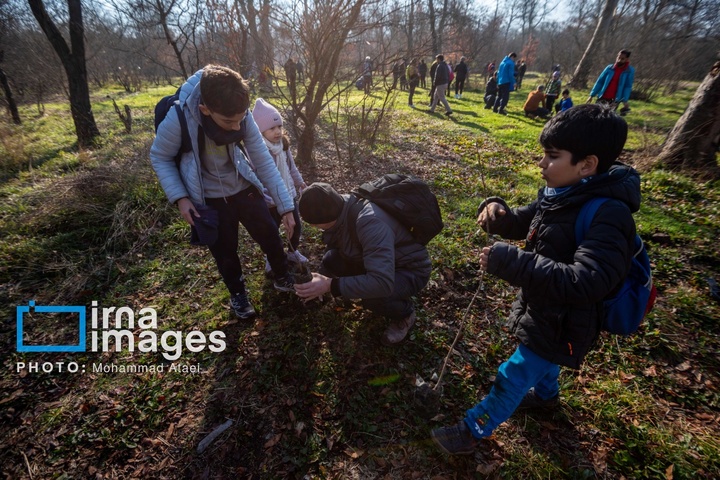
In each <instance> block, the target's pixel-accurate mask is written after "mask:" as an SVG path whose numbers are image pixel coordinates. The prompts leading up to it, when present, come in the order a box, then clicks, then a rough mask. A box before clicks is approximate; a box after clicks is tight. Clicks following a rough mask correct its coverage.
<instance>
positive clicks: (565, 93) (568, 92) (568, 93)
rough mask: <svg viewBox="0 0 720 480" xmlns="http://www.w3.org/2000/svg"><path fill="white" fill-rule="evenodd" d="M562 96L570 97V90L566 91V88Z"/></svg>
mask: <svg viewBox="0 0 720 480" xmlns="http://www.w3.org/2000/svg"><path fill="white" fill-rule="evenodd" d="M562 94H563V95H570V90H568V89H567V88H566V89H565V90H563V91H562Z"/></svg>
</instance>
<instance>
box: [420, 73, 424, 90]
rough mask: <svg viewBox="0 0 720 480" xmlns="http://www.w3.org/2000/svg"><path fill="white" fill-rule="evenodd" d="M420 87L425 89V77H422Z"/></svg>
mask: <svg viewBox="0 0 720 480" xmlns="http://www.w3.org/2000/svg"><path fill="white" fill-rule="evenodd" d="M420 86H421V87H422V88H425V75H420Z"/></svg>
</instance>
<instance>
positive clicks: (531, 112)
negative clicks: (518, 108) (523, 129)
mask: <svg viewBox="0 0 720 480" xmlns="http://www.w3.org/2000/svg"><path fill="white" fill-rule="evenodd" d="M525 113H526V114H527V115H535V116H536V117H542V118H545V117H547V116H548V115H549V114H550V110H548V109H547V108H544V107H538V108H537V110H525Z"/></svg>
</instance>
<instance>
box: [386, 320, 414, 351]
mask: <svg viewBox="0 0 720 480" xmlns="http://www.w3.org/2000/svg"><path fill="white" fill-rule="evenodd" d="M413 325H415V312H413V313H411V314H410V315H409V316H408V317H405V318H403V319H402V320H397V321H395V322H393V323H391V324H390V326H389V327H388V328H387V330H385V333H383V336H382V339H381V340H380V342H381V343H382V344H383V345H385V346H386V347H392V346H393V345H397V344H398V343H400V342H402V341H403V340H405V337H407V334H408V333H409V332H410V330H411V329H412V327H413Z"/></svg>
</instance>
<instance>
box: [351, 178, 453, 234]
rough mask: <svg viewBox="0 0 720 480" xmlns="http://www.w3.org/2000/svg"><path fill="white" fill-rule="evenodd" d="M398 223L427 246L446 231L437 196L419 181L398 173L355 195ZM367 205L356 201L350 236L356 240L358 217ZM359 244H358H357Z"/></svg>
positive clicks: (378, 180)
mask: <svg viewBox="0 0 720 480" xmlns="http://www.w3.org/2000/svg"><path fill="white" fill-rule="evenodd" d="M352 194H353V195H354V196H355V197H357V198H358V199H366V200H368V201H370V202H372V203H374V204H375V205H377V206H379V207H380V208H382V209H383V210H384V211H385V212H387V213H388V214H390V215H391V216H393V217H394V218H395V219H397V220H398V221H399V222H400V223H401V224H402V225H403V226H404V227H405V228H407V229H408V230H409V231H410V233H412V235H413V237H414V238H415V240H416V241H417V242H418V243H421V244H423V245H427V244H428V242H429V241H430V240H432V239H433V238H434V237H435V236H436V235H437V234H438V233H440V231H442V229H443V221H442V215H441V213H440V206H439V205H438V201H437V198H436V197H435V194H434V193H432V191H430V187H429V186H428V185H427V183H425V182H423V181H422V180H420V179H417V178H413V177H410V176H407V175H402V174H398V173H394V174H389V175H383V176H382V177H380V178H378V179H376V180H373V181H371V182H367V183H363V184H362V185H360V186H359V187H358V188H356V189H355V190H353V191H352ZM364 204H365V202H363V201H357V202H356V203H355V204H354V205H353V206H352V207H351V208H350V212H349V213H348V225H349V228H350V233H351V235H352V237H353V238H354V239H356V240H357V232H356V231H355V228H356V223H357V217H358V214H359V213H360V210H361V209H362V207H363V205H364ZM358 243H359V242H358Z"/></svg>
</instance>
